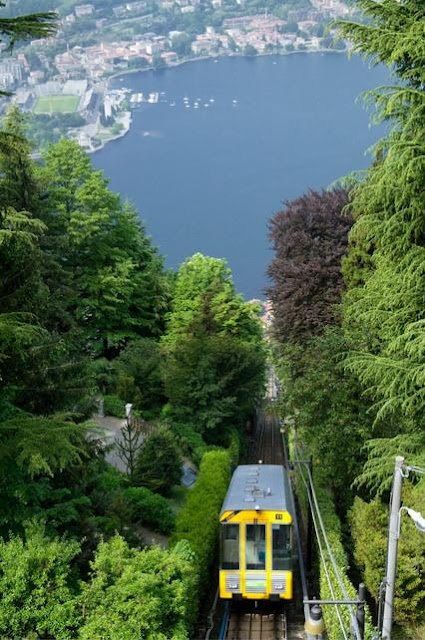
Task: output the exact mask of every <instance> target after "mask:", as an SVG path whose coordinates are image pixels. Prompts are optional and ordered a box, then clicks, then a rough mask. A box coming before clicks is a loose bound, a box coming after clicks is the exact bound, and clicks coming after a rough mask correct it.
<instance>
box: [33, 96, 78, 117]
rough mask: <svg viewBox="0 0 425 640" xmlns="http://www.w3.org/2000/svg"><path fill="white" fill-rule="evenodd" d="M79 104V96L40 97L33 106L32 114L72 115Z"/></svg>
mask: <svg viewBox="0 0 425 640" xmlns="http://www.w3.org/2000/svg"><path fill="white" fill-rule="evenodd" d="M79 102H80V97H79V96H64V95H59V96H41V97H40V98H37V102H36V103H35V105H34V109H33V111H34V113H73V112H74V111H76V110H77V107H78V105H79Z"/></svg>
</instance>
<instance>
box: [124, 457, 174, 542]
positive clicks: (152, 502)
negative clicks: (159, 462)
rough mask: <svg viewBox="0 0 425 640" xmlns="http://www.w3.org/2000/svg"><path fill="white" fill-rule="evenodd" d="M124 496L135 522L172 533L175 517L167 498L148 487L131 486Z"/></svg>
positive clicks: (162, 531)
mask: <svg viewBox="0 0 425 640" xmlns="http://www.w3.org/2000/svg"><path fill="white" fill-rule="evenodd" d="M179 471H180V469H179ZM124 497H125V501H126V502H127V503H128V505H129V508H130V518H131V520H132V521H133V522H140V523H141V524H143V525H145V526H147V527H152V528H153V529H154V530H155V531H159V532H160V533H165V534H167V533H171V531H172V530H173V527H174V520H175V517H174V513H173V511H172V509H171V507H170V505H169V504H168V502H167V500H165V498H163V497H162V496H159V495H157V494H156V493H153V492H152V491H149V489H146V487H129V488H128V489H126V490H125V492H124Z"/></svg>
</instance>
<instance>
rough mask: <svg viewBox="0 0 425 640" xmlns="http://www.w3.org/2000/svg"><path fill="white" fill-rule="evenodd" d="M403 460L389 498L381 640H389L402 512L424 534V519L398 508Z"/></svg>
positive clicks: (414, 512) (399, 464)
mask: <svg viewBox="0 0 425 640" xmlns="http://www.w3.org/2000/svg"><path fill="white" fill-rule="evenodd" d="M403 465H404V458H402V457H401V456H397V457H396V459H395V469H394V480H393V489H392V496H391V515H390V525H389V529H388V553H387V573H386V577H385V603H384V617H383V622H382V636H381V637H382V640H391V631H392V623H393V605H394V586H395V578H396V572H397V547H398V539H399V537H400V526H401V514H402V512H403V511H406V513H407V514H408V515H409V516H410V518H411V519H412V520H413V522H414V523H415V527H416V528H417V529H418V530H419V531H422V532H423V533H425V518H424V517H423V516H422V515H421V514H420V513H419V512H418V511H414V509H410V508H409V507H405V506H402V507H401V506H400V502H401V487H402V483H403V478H404V477H407V476H408V474H409V467H405V471H406V473H404V471H403Z"/></svg>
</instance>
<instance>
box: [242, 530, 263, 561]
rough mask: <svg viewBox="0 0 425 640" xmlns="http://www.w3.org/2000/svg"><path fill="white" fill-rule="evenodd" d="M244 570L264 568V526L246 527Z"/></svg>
mask: <svg viewBox="0 0 425 640" xmlns="http://www.w3.org/2000/svg"><path fill="white" fill-rule="evenodd" d="M246 568H247V569H265V568H266V527H265V525H264V524H247V525H246Z"/></svg>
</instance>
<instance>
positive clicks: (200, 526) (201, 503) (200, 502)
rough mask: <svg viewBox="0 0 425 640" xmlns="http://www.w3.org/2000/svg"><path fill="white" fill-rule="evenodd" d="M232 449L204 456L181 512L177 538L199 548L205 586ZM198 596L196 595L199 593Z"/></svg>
mask: <svg viewBox="0 0 425 640" xmlns="http://www.w3.org/2000/svg"><path fill="white" fill-rule="evenodd" d="M230 468H231V462H230V455H229V453H228V451H225V450H218V451H209V452H208V453H206V454H205V455H204V457H203V459H202V462H201V466H200V470H199V475H198V479H197V481H196V483H195V485H194V487H193V489H192V490H191V491H190V492H189V493H188V497H187V501H186V503H185V505H184V507H183V509H182V510H181V512H180V513H179V515H178V516H177V522H176V532H175V534H174V536H173V538H172V541H173V542H177V541H179V540H187V541H188V542H189V544H190V547H191V549H192V550H193V551H194V552H195V556H196V561H197V567H198V575H199V579H200V583H201V588H202V586H204V585H205V580H206V577H207V574H208V569H209V568H210V566H211V563H212V560H213V558H214V553H215V550H216V546H217V540H218V531H219V513H220V508H221V504H222V502H223V499H224V496H225V494H226V491H227V487H228V484H229V481H230ZM195 597H196V596H195Z"/></svg>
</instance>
